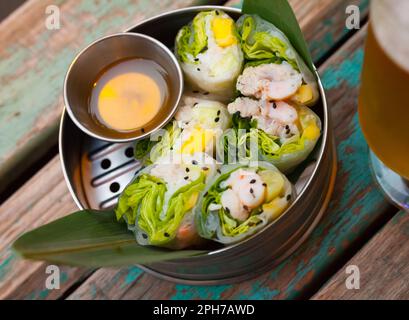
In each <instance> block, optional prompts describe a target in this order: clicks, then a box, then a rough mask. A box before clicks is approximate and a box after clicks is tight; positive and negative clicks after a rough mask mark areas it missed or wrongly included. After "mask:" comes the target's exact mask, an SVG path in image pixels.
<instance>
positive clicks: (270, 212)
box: [195, 162, 294, 244]
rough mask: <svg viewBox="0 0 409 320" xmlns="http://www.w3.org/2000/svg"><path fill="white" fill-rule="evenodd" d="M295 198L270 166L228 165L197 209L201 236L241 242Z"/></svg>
mask: <svg viewBox="0 0 409 320" xmlns="http://www.w3.org/2000/svg"><path fill="white" fill-rule="evenodd" d="M293 198H294V192H293V187H292V185H291V183H290V182H289V181H288V180H287V178H286V177H285V176H284V175H283V174H282V173H281V172H280V171H278V169H277V168H275V167H274V166H273V165H272V164H270V163H267V162H259V163H258V165H257V166H252V165H240V164H235V165H225V166H223V167H222V169H221V171H220V173H219V174H218V175H216V176H215V177H214V178H213V179H212V181H211V182H209V184H208V186H207V188H206V191H205V193H204V194H203V195H202V196H201V197H200V201H199V204H198V206H197V207H196V209H195V219H196V225H197V229H198V232H199V235H200V236H202V237H203V238H205V239H210V240H213V241H217V242H220V243H223V244H231V243H236V242H239V241H242V240H244V239H245V238H248V237H249V236H251V235H253V234H255V233H256V232H258V231H259V230H260V229H262V228H263V227H265V226H266V225H267V224H268V223H270V222H272V221H274V220H276V219H278V218H279V217H280V216H281V215H282V214H283V213H284V211H285V210H286V209H287V208H288V206H289V205H290V203H291V201H292V199H293Z"/></svg>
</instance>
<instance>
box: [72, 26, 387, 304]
mask: <svg viewBox="0 0 409 320" xmlns="http://www.w3.org/2000/svg"><path fill="white" fill-rule="evenodd" d="M365 34H366V28H365V29H363V30H361V31H360V32H359V33H357V34H356V35H355V36H354V37H353V38H352V39H351V40H350V41H349V42H348V43H346V44H345V45H344V46H343V47H342V48H341V49H340V50H339V51H338V52H337V53H336V54H334V56H333V57H331V58H330V59H329V61H328V62H327V63H326V64H325V65H323V66H322V68H321V69H320V73H321V75H322V80H323V82H324V86H325V87H326V90H327V98H328V103H329V106H330V108H331V111H332V116H333V118H334V124H335V125H334V127H335V128H334V129H335V135H336V142H337V151H338V156H339V159H338V167H339V172H338V176H337V183H336V186H335V190H334V195H333V199H332V201H331V204H330V207H329V210H328V212H327V213H326V215H325V217H324V219H323V221H322V222H321V223H320V224H319V225H318V227H317V228H316V230H315V231H314V233H313V234H312V236H311V237H310V238H309V239H308V241H307V242H306V243H305V244H304V245H303V246H302V247H301V248H300V249H299V250H298V251H297V252H296V253H295V254H294V255H293V256H291V257H290V258H289V259H287V260H285V261H284V262H283V263H281V264H280V265H279V266H277V267H276V268H274V269H273V270H272V271H271V272H268V273H265V274H263V275H260V276H259V277H258V278H256V279H255V280H250V281H245V282H243V283H240V284H237V285H221V286H187V285H179V284H174V283H170V282H166V281H161V280H158V279H155V278H154V277H152V276H150V275H149V274H146V273H142V272H141V271H140V270H139V269H138V268H135V267H131V268H123V269H120V270H119V271H117V272H115V271H112V270H108V271H107V270H105V269H100V270H98V271H96V272H95V273H94V274H93V275H92V276H91V277H90V278H89V279H88V280H87V281H86V282H85V283H84V284H83V285H81V286H80V287H79V288H78V289H77V290H76V291H75V292H74V293H73V294H72V295H71V296H70V297H69V298H70V299H105V298H115V299H117V298H125V299H155V298H156V299H220V298H223V299H294V298H301V297H305V296H308V292H309V291H310V290H312V289H313V288H315V287H316V286H319V285H320V284H321V281H324V279H322V276H323V275H325V274H327V273H328V272H330V271H331V268H333V267H334V266H335V265H336V264H337V263H339V262H338V261H340V259H342V256H343V254H344V252H345V251H347V250H349V249H350V248H351V247H353V246H354V245H355V243H356V242H357V241H359V239H360V236H361V235H362V234H363V233H364V232H367V231H368V230H369V229H370V228H371V227H372V226H373V225H374V224H375V223H377V221H378V219H380V217H382V216H383V215H385V214H386V212H388V211H389V209H390V208H391V206H390V205H389V204H388V203H387V202H386V201H385V200H384V199H383V197H382V195H381V193H380V192H379V191H378V190H377V188H376V187H375V184H374V183H373V181H372V179H371V174H370V172H369V169H368V157H367V146H366V143H365V141H364V139H363V136H362V133H361V131H360V128H359V125H358V120H357V115H356V107H357V93H358V86H359V75H360V70H361V65H362V58H363V48H362V46H363V41H364V37H365Z"/></svg>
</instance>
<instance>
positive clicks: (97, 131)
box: [64, 32, 183, 142]
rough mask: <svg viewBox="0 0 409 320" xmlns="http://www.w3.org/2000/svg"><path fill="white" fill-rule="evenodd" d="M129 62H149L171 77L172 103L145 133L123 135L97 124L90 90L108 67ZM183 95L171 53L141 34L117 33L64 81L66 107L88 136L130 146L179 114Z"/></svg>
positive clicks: (90, 50)
mask: <svg viewBox="0 0 409 320" xmlns="http://www.w3.org/2000/svg"><path fill="white" fill-rule="evenodd" d="M127 58H141V59H149V60H152V61H155V62H156V63H158V64H159V65H160V66H161V67H162V68H163V69H164V70H166V72H167V73H168V75H169V77H170V79H169V93H168V96H169V103H167V104H166V106H162V109H161V110H160V112H158V114H157V115H156V116H155V118H154V119H153V120H152V121H151V122H149V123H148V124H146V126H144V128H143V130H135V131H129V132H120V131H115V130H113V129H110V128H107V127H105V126H103V125H101V124H99V123H97V122H96V121H95V119H93V117H92V115H91V113H90V112H89V99H90V95H91V90H92V88H93V85H94V83H95V81H96V80H97V78H98V76H99V75H100V74H101V72H103V71H104V70H105V69H106V68H107V67H108V66H109V65H112V64H113V63H115V62H118V61H120V60H123V59H127ZM182 93H183V75H182V70H181V68H180V66H179V63H178V62H177V60H176V58H175V56H174V55H173V54H172V52H171V51H170V50H169V49H168V48H167V47H166V46H165V45H163V44H162V43H161V42H159V41H158V40H156V39H154V38H151V37H149V36H146V35H144V34H139V33H131V32H127V33H117V34H113V35H110V36H107V37H104V38H101V39H99V40H96V41H95V42H93V43H91V44H90V45H89V46H88V47H86V48H85V49H84V50H82V51H81V52H80V53H79V54H78V55H77V56H76V57H75V59H74V61H73V62H72V63H71V66H70V67H69V69H68V72H67V75H66V77H65V81H64V103H65V107H66V109H67V112H68V114H69V116H70V117H71V119H72V120H73V122H74V123H75V124H76V125H77V126H78V128H80V129H81V130H82V131H83V132H85V133H86V134H88V135H90V136H92V137H94V138H97V139H101V140H105V141H111V142H128V141H132V140H137V139H141V138H144V137H146V136H148V135H149V134H150V133H152V132H154V131H155V130H157V129H159V128H161V127H163V126H164V125H165V124H166V123H167V122H168V121H169V120H170V119H171V118H172V117H173V115H174V113H175V112H176V109H177V106H178V104H179V101H180V98H181V96H182Z"/></svg>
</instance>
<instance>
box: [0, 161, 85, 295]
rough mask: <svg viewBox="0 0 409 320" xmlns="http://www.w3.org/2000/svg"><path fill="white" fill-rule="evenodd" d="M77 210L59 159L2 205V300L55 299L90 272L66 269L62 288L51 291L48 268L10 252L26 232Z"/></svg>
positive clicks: (0, 270) (0, 278)
mask: <svg viewBox="0 0 409 320" xmlns="http://www.w3.org/2000/svg"><path fill="white" fill-rule="evenodd" d="M51 190H52V192H50V191H51ZM74 210H76V205H75V203H74V201H73V200H72V199H71V196H70V194H69V191H68V188H67V186H66V184H65V181H64V180H63V178H62V171H61V168H60V162H59V159H58V157H56V158H54V159H53V160H52V161H50V162H49V163H48V164H47V166H45V167H44V168H43V169H42V170H41V172H39V173H38V174H36V175H35V176H34V177H33V178H32V179H31V180H29V181H28V182H27V183H26V184H25V185H24V186H23V187H22V188H21V189H19V190H18V192H16V193H15V194H14V195H13V196H12V197H10V198H9V199H8V200H7V201H6V202H5V203H3V204H2V205H1V206H0V217H1V221H2V223H1V224H0V299H2V298H5V297H9V298H13V299H14V298H16V299H17V298H46V297H47V298H56V297H58V296H59V294H60V293H61V292H63V291H64V288H69V287H70V286H71V285H72V283H73V282H75V281H77V279H78V277H81V276H82V275H84V274H85V273H87V272H86V270H83V269H78V268H67V267H63V268H61V276H62V277H61V280H62V281H61V289H60V290H53V291H49V290H47V289H46V287H45V280H46V278H47V276H48V275H47V274H46V273H45V268H46V265H45V264H44V263H40V262H39V263H34V262H30V261H25V260H22V259H20V258H18V257H17V256H16V255H15V254H14V252H12V251H11V249H10V245H11V243H12V242H13V241H14V240H15V239H16V238H17V237H18V236H19V235H20V234H21V233H22V232H23V231H25V230H30V229H33V228H35V227H38V226H40V225H43V224H44V223H47V222H49V221H52V220H55V219H57V218H58V217H62V216H63V215H65V214H66V213H67V212H71V211H74ZM23 284H24V287H22V285H23ZM31 289H32V290H31Z"/></svg>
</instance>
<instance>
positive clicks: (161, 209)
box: [115, 153, 217, 249]
mask: <svg viewBox="0 0 409 320" xmlns="http://www.w3.org/2000/svg"><path fill="white" fill-rule="evenodd" d="M216 170H217V164H216V162H215V160H214V159H212V158H211V157H209V156H208V155H206V154H203V153H197V154H194V155H192V156H190V155H189V156H188V155H184V156H183V157H182V158H180V159H176V158H170V157H164V158H161V159H160V160H159V161H158V162H157V163H155V164H153V165H151V166H148V167H146V168H145V169H143V170H142V171H140V172H139V173H138V174H137V175H136V176H135V178H134V180H133V181H132V182H131V183H130V184H129V185H128V186H127V187H126V188H125V190H124V191H123V193H122V194H121V196H120V198H119V202H118V205H117V207H116V210H115V213H116V217H117V219H118V220H120V219H124V220H125V221H126V222H127V224H128V228H129V229H130V230H132V231H133V232H134V233H135V236H136V241H137V242H138V243H139V244H140V245H152V246H159V247H167V248H171V249H184V248H187V247H191V246H195V245H197V244H199V243H200V242H201V238H200V237H199V236H198V234H197V232H196V228H195V223H194V219H193V209H194V207H195V206H196V203H197V201H198V198H199V195H200V193H201V192H202V191H203V189H204V188H205V185H206V182H207V181H208V179H210V178H211V177H213V176H214V175H215V173H216Z"/></svg>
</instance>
